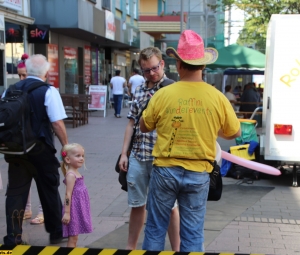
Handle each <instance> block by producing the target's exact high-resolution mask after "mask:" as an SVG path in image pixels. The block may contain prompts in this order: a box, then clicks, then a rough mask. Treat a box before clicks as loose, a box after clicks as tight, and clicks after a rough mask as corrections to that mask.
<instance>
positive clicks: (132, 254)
mask: <svg viewBox="0 0 300 255" xmlns="http://www.w3.org/2000/svg"><path fill="white" fill-rule="evenodd" d="M2 254H12V255H66V254H69V255H96V254H99V255H235V254H236V253H230V252H221V253H211V252H174V251H144V250H132V251H130V250H119V249H95V248H83V247H77V248H67V247H58V246H30V245H17V246H7V245H2V246H1V245H0V255H2ZM239 255H247V254H246V253H245V254H241V253H239ZM250 255H263V254H250Z"/></svg>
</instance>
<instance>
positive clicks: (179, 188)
mask: <svg viewBox="0 0 300 255" xmlns="http://www.w3.org/2000/svg"><path fill="white" fill-rule="evenodd" d="M209 180H210V179H209V174H208V173H207V172H203V173H201V172H194V171H189V170H186V169H184V168H182V167H157V166H153V171H152V174H151V179H150V184H149V193H148V201H147V211H148V217H147V222H146V228H145V238H144V242H143V246H142V249H143V250H150V251H162V250H164V246H165V237H166V232H167V229H168V226H169V221H170V213H171V210H172V207H173V206H174V202H175V200H176V199H177V200H178V204H179V212H180V214H179V215H180V240H181V243H180V251H181V252H192V251H204V217H205V213H206V201H207V196H208V189H209Z"/></svg>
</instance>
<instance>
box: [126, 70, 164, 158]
mask: <svg viewBox="0 0 300 255" xmlns="http://www.w3.org/2000/svg"><path fill="white" fill-rule="evenodd" d="M165 78H167V77H166V75H164V76H163V77H162V79H161V80H160V81H158V82H157V83H156V84H155V85H154V87H153V88H151V89H149V88H148V87H147V83H148V82H147V81H146V82H145V83H144V84H142V85H140V86H138V87H137V88H136V90H135V93H134V98H133V100H132V101H133V102H132V104H131V107H130V111H129V113H128V115H127V118H128V119H133V120H134V123H135V126H136V133H135V137H134V140H133V148H132V150H131V152H132V153H133V155H134V156H135V157H136V159H137V160H139V161H150V160H151V161H153V160H154V157H153V156H152V150H153V147H154V144H155V142H156V139H157V135H156V131H155V130H154V131H151V132H148V133H142V132H141V130H140V125H139V123H137V122H138V116H139V115H140V114H141V112H142V110H143V108H144V107H145V105H146V103H147V101H148V100H149V99H150V98H151V96H152V95H153V94H154V93H155V92H156V91H157V90H159V89H160V88H161V87H160V84H161V83H162V82H163V81H164V79H165Z"/></svg>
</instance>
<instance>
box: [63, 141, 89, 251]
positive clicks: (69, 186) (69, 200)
mask: <svg viewBox="0 0 300 255" xmlns="http://www.w3.org/2000/svg"><path fill="white" fill-rule="evenodd" d="M61 155H62V159H63V163H62V166H61V170H62V172H63V174H64V176H65V179H64V184H66V195H65V201H64V207H63V217H62V223H63V224H64V225H63V236H64V237H68V244H67V247H76V245H77V241H78V235H79V234H88V233H91V232H92V231H93V228H92V217H91V207H90V198H89V194H88V191H87V188H86V186H85V184H84V177H83V176H82V175H81V174H80V173H79V168H80V167H82V165H83V164H84V149H83V147H82V146H81V145H80V144H77V143H72V144H66V145H65V146H64V147H63V148H62V151H61Z"/></svg>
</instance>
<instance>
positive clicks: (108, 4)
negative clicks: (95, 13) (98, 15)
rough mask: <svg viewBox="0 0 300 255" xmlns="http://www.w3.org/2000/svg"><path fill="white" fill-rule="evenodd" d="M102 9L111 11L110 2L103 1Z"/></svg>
mask: <svg viewBox="0 0 300 255" xmlns="http://www.w3.org/2000/svg"><path fill="white" fill-rule="evenodd" d="M102 8H103V9H106V10H111V6H110V0H102Z"/></svg>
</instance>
